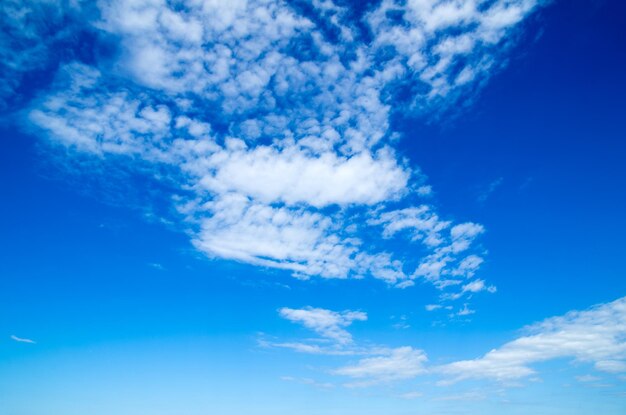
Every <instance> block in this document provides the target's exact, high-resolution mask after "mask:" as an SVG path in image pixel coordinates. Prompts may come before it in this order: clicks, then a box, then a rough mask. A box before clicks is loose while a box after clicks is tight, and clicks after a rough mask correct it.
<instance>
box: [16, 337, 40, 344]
mask: <svg viewBox="0 0 626 415" xmlns="http://www.w3.org/2000/svg"><path fill="white" fill-rule="evenodd" d="M11 340H14V341H16V342H18V343H29V344H35V341H33V340H31V339H25V338H22V337H17V336H15V335H11Z"/></svg>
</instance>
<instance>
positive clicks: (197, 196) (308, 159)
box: [0, 0, 542, 293]
mask: <svg viewBox="0 0 626 415" xmlns="http://www.w3.org/2000/svg"><path fill="white" fill-rule="evenodd" d="M44 3H45V4H44ZM66 3H67V2H61V1H55V0H50V1H49V2H36V1H31V0H28V1H24V2H16V1H14V0H10V1H9V2H8V3H6V5H4V4H3V6H2V8H1V9H0V12H1V13H2V19H1V21H2V22H6V24H7V25H8V26H10V35H9V36H10V37H9V38H7V37H6V35H2V37H0V53H1V55H0V56H3V57H7V58H10V59H6V60H4V63H3V65H4V66H7V67H10V68H9V69H10V71H8V72H6V74H8V75H5V76H2V77H1V78H2V82H3V84H1V85H3V86H2V87H1V89H3V90H6V91H12V93H15V91H17V90H18V89H19V84H20V82H21V81H20V80H19V79H21V78H20V77H21V75H22V74H25V73H28V71H31V70H34V69H33V68H40V67H53V68H59V69H58V71H57V73H56V77H55V80H54V81H53V82H52V83H50V84H49V85H48V86H47V87H46V88H44V89H43V90H41V91H39V93H38V94H37V97H36V99H32V100H31V101H30V102H29V104H28V105H27V107H28V108H27V109H26V110H25V111H24V113H25V114H26V116H25V117H23V119H24V120H25V121H24V123H25V128H28V130H29V131H31V132H34V133H36V134H39V135H41V136H43V137H45V138H46V139H47V142H48V143H49V144H50V145H52V146H60V147H63V148H65V149H67V150H68V151H66V152H65V154H67V156H68V157H76V158H77V159H80V158H81V157H82V158H84V157H90V158H91V159H92V160H97V161H99V162H101V163H103V164H104V165H106V169H103V171H107V172H110V171H113V170H114V169H115V168H116V167H117V166H123V167H124V168H125V169H128V168H134V169H135V170H136V171H137V172H138V173H140V174H143V175H145V176H147V177H150V178H153V179H155V180H158V181H161V182H163V183H164V184H166V185H167V186H166V187H167V189H169V190H168V191H169V192H170V194H168V195H167V196H168V197H167V199H168V200H170V201H171V203H172V208H173V209H170V210H171V211H175V212H176V214H175V215H173V216H174V217H172V218H168V221H169V222H170V223H173V224H175V225H174V226H176V227H178V228H179V229H180V230H181V231H183V232H186V233H187V234H189V235H190V238H191V241H192V243H193V245H194V246H195V247H196V248H197V249H198V250H199V251H201V252H203V253H204V254H206V255H207V256H209V257H212V258H223V259H230V260H236V261H241V262H245V263H250V264H254V265H258V266H263V267H272V268H277V269H284V270H287V271H289V272H291V273H293V275H294V276H296V277H299V278H304V279H306V278H310V277H313V276H321V277H324V278H362V277H367V276H369V277H373V278H376V279H380V280H382V281H385V282H386V283H388V284H391V285H394V286H396V287H399V288H407V287H410V286H413V285H415V281H416V280H421V281H424V282H428V283H431V284H434V285H435V286H436V287H437V288H438V289H441V290H453V291H455V292H457V293H458V290H459V289H460V287H462V286H463V284H467V282H468V281H466V279H470V278H472V277H473V275H474V273H475V272H476V271H477V270H478V268H479V267H480V265H481V262H482V256H481V255H482V252H483V251H482V250H480V249H479V248H477V247H476V246H475V245H474V240H475V239H476V238H477V237H478V236H479V235H480V234H481V233H482V232H483V230H484V229H483V227H482V226H481V225H479V224H474V223H471V222H468V223H460V224H455V223H454V222H453V221H452V220H448V219H442V214H441V213H439V211H438V209H437V207H435V206H433V205H430V204H424V203H423V199H424V198H427V197H429V196H430V195H431V194H432V192H433V190H432V187H431V186H430V185H428V184H427V183H424V181H425V179H424V177H423V176H422V174H421V173H420V170H419V168H417V167H415V166H411V165H410V163H409V161H408V160H406V159H404V158H403V157H401V156H399V155H398V154H397V152H396V151H395V143H396V142H397V140H398V138H399V133H398V132H397V131H395V129H394V127H393V123H392V119H393V117H394V115H403V116H408V117H414V116H426V115H428V114H432V115H433V116H437V115H436V114H440V113H442V112H445V111H447V110H448V109H450V108H456V107H458V105H457V104H459V103H461V102H465V101H471V99H472V98H471V97H472V95H473V94H474V93H475V91H476V90H477V89H479V87H480V86H481V85H483V84H484V83H485V81H486V80H487V79H488V78H489V77H490V75H491V74H493V73H494V72H495V71H497V70H498V68H499V67H501V66H502V62H504V61H505V59H503V57H504V54H505V52H506V50H507V49H508V48H509V47H510V46H511V44H512V39H513V37H512V36H510V35H511V34H512V33H514V32H515V31H516V30H518V27H519V24H520V23H521V22H523V21H524V19H525V18H526V17H527V16H528V15H530V14H531V13H533V12H534V10H536V9H537V8H538V6H540V5H541V4H542V1H540V0H497V1H493V2H489V3H488V4H482V3H481V4H479V3H477V2H475V1H470V0H467V1H458V2H453V3H448V2H437V1H427V2H396V1H392V0H384V1H382V2H380V3H376V4H372V5H370V6H368V7H366V9H365V10H364V12H363V13H361V14H359V13H356V14H355V13H352V12H351V11H350V10H349V9H348V7H349V6H346V5H343V3H341V4H340V3H339V2H337V3H335V2H333V1H314V2H313V3H312V4H311V9H310V13H302V12H301V10H299V9H298V8H297V7H294V6H293V5H291V4H290V3H289V2H286V1H282V0H249V1H233V2H215V1H192V2H187V3H185V4H182V3H175V4H174V3H172V2H167V1H165V0H136V1H132V2H128V1H121V0H105V1H101V2H97V3H96V4H91V3H88V2H81V1H75V2H69V4H70V5H66ZM50 12H53V13H52V14H50ZM48 21H50V24H51V25H52V26H54V24H56V23H55V22H63V25H64V27H66V28H67V30H66V31H64V32H63V35H61V34H59V35H58V36H56V35H55V36H52V37H51V36H49V33H48V31H47V29H46V27H48V28H49V27H50V26H46V25H44V24H43V23H44V22H48ZM329 28H333V29H332V31H333V33H335V35H333V36H331V35H329V31H328V29H329ZM86 34H91V36H87V35H86ZM56 37H59V40H53V39H52V38H55V39H56ZM87 37H88V39H87ZM7 39H11V41H9V40H7ZM87 40H89V42H91V43H93V45H92V44H90V48H91V49H94V50H99V49H98V47H100V46H103V45H100V44H99V43H98V42H104V41H106V42H113V43H115V48H116V53H115V54H113V55H112V56H106V57H100V58H99V57H98V56H92V57H89V58H86V57H83V56H80V55H79V54H73V53H70V52H68V53H65V54H56V53H50V51H51V50H52V49H51V48H53V47H56V46H58V42H64V43H63V49H64V50H67V51H72V50H83V49H85V48H84V44H85V42H87ZM55 42H56V43H55ZM25 45H26V46H28V48H26V49H25V48H24V46H25ZM55 45H56V46H55ZM106 46H107V47H110V46H111V45H110V44H108V43H107V44H106ZM102 49H105V48H102ZM109 49H110V48H109ZM25 50H26V52H27V53H23V52H24V51H25ZM22 55H24V56H26V55H28V56H29V57H28V58H27V59H26V58H25V59H26V61H25V62H26V63H19V62H17V61H16V59H18V58H17V57H19V56H22ZM96 55H97V54H96ZM54 59H57V61H53V60H54ZM111 67H115V68H116V70H115V71H111V70H110V68H111ZM7 94H9V92H7V93H4V96H7ZM90 171H92V170H90ZM399 206H400V208H399ZM377 232H378V234H376V233H377ZM390 238H404V239H405V242H404V243H403V245H402V246H404V248H401V249H396V248H395V246H396V245H395V244H389V243H387V242H386V240H387V239H390ZM413 244H418V247H419V250H421V254H420V255H419V256H416V255H415V252H416V250H415V249H414V246H413ZM392 245H393V246H394V249H393V250H392V252H389V251H390V249H389V248H390V247H392ZM405 252H411V254H408V253H405Z"/></svg>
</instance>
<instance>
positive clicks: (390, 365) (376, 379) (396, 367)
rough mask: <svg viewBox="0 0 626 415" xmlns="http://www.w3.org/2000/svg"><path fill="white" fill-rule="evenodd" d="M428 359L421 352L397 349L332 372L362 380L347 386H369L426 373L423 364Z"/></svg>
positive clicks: (407, 348)
mask: <svg viewBox="0 0 626 415" xmlns="http://www.w3.org/2000/svg"><path fill="white" fill-rule="evenodd" d="M427 360H428V358H427V357H426V354H425V353H424V352H423V351H422V350H416V349H413V348H411V347H399V348H396V349H391V350H388V351H386V352H385V353H384V354H383V355H381V356H376V357H368V358H365V359H361V360H359V361H358V362H357V363H356V364H354V365H352V366H344V367H341V368H339V369H336V370H334V371H333V373H334V374H336V375H341V376H348V377H351V378H355V379H362V380H361V381H359V382H355V383H351V384H348V386H369V385H372V384H376V383H381V382H391V381H398V380H405V379H411V378H414V377H416V376H417V375H420V374H424V373H426V369H425V368H424V364H425V363H426V362H427Z"/></svg>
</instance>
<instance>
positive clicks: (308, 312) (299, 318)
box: [279, 307, 367, 345]
mask: <svg viewBox="0 0 626 415" xmlns="http://www.w3.org/2000/svg"><path fill="white" fill-rule="evenodd" d="M279 313H280V316H281V317H283V318H285V319H287V320H289V321H292V322H294V323H300V324H302V325H303V326H304V327H306V328H308V329H310V330H313V331H314V332H315V333H317V334H319V335H320V336H322V337H325V338H327V339H330V340H333V341H335V342H337V343H339V344H341V345H345V344H349V343H352V336H351V335H350V333H348V332H347V331H346V330H345V327H348V326H350V325H351V324H352V322H354V321H365V320H367V314H365V313H363V312H361V311H343V312H336V311H331V310H326V309H323V308H312V307H307V308H303V309H293V308H286V307H285V308H281V309H280V310H279Z"/></svg>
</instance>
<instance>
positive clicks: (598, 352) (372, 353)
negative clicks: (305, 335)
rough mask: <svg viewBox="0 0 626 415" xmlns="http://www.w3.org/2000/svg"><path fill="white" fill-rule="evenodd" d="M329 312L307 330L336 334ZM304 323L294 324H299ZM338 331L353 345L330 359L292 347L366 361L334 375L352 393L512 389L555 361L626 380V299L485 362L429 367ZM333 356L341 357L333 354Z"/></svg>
mask: <svg viewBox="0 0 626 415" xmlns="http://www.w3.org/2000/svg"><path fill="white" fill-rule="evenodd" d="M430 308H433V309H436V308H437V307H430ZM325 311H326V312H329V313H330V315H331V316H334V317H331V318H328V317H324V318H316V317H313V321H314V322H312V323H309V324H308V326H307V327H309V328H311V329H312V330H314V331H316V332H318V333H319V332H322V333H324V332H325V331H326V327H329V326H330V327H333V328H332V329H331V332H332V333H334V332H335V331H336V330H337V328H336V326H337V325H338V324H339V323H337V321H338V320H340V319H341V317H338V314H337V313H333V312H330V311H328V310H325ZM471 313H473V310H470V309H469V308H468V307H467V304H465V305H464V306H463V308H462V309H461V310H460V311H458V312H457V313H456V315H458V316H466V315H469V314H471ZM321 315H325V313H321ZM303 319H304V318H298V319H295V320H294V321H296V322H301V321H303ZM329 320H330V321H332V323H328V324H326V323H323V324H322V325H321V327H322V328H321V329H320V328H319V327H320V323H318V321H323V322H325V321H329ZM340 330H341V332H342V333H341V335H339V336H337V335H335V334H332V335H331V336H326V337H329V338H334V337H339V338H340V339H342V341H343V342H344V343H345V340H343V339H350V345H349V347H344V348H341V347H340V348H335V349H332V348H330V349H328V351H329V353H322V352H321V351H322V350H324V349H323V348H318V347H316V346H315V345H314V344H311V343H298V342H296V343H291V344H290V346H288V347H289V348H292V349H294V350H297V351H302V352H307V353H317V354H335V355H346V356H353V355H362V356H363V357H362V358H361V359H359V360H357V361H355V362H351V363H348V364H346V365H344V366H341V367H339V368H336V369H333V370H331V371H330V373H331V374H334V375H337V376H342V377H348V378H352V379H353V381H350V382H348V383H346V384H345V385H346V386H349V387H366V386H372V385H376V384H380V383H386V382H399V381H407V380H410V379H414V378H416V377H419V376H434V377H437V378H439V379H440V380H439V382H438V384H439V385H441V386H446V385H452V384H455V383H457V382H460V381H463V380H470V379H471V380H477V379H486V380H491V381H494V382H496V383H498V384H503V385H511V384H515V383H516V382H518V381H520V380H522V379H524V378H527V379H530V380H532V379H533V378H531V376H532V375H536V374H537V372H536V371H535V369H533V368H532V366H533V365H535V364H537V363H541V362H545V361H549V360H555V359H571V360H573V361H575V362H577V363H586V364H588V365H591V366H592V367H593V368H594V369H595V370H597V371H599V372H604V373H608V374H612V375H618V376H624V375H626V297H623V298H620V299H618V300H616V301H613V302H611V303H606V304H600V305H597V306H595V307H592V308H590V309H588V310H585V311H571V312H568V313H567V314H565V315H563V316H559V317H552V318H548V319H546V320H544V321H542V322H540V323H537V324H533V325H531V326H528V327H526V328H524V329H523V332H524V333H525V334H524V335H523V336H520V337H518V338H517V339H515V340H512V341H510V342H508V343H506V344H504V345H503V346H501V347H498V348H495V349H492V350H491V351H489V352H488V353H486V354H485V355H484V356H482V357H479V358H476V359H472V360H460V361H454V362H452V363H447V364H437V365H432V364H430V365H429V364H428V356H427V354H426V352H425V351H424V350H421V349H418V348H415V347H413V346H401V347H388V346H367V347H363V346H360V345H359V344H352V339H351V337H349V334H348V333H347V332H346V333H343V331H344V330H343V329H340ZM339 343H341V341H340V342H339ZM295 345H297V347H296V346H295ZM333 350H334V351H336V352H337V353H332V351H333ZM576 379H577V380H579V381H580V382H595V381H597V380H600V378H598V377H596V376H593V375H589V374H585V375H580V376H577V377H576ZM463 396H465V395H463Z"/></svg>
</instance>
